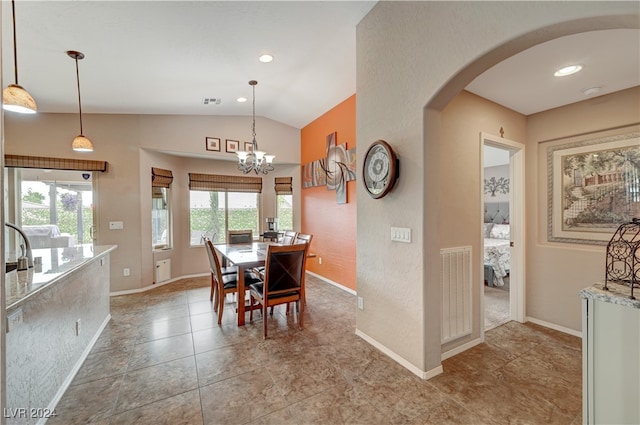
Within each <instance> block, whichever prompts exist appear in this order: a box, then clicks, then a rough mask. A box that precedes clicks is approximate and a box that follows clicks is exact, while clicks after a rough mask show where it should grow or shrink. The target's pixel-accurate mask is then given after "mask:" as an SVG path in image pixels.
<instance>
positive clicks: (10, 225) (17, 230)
mask: <svg viewBox="0 0 640 425" xmlns="http://www.w3.org/2000/svg"><path fill="white" fill-rule="evenodd" d="M4 225H5V226H7V227H11V228H12V229H14V230H15V231H16V232H18V233H20V236H22V239H24V243H25V245H26V246H27V259H28V261H29V267H30V268H31V267H33V253H32V252H31V243H30V242H29V238H27V235H26V234H25V233H24V231H23V230H22V229H21V228H19V227H18V226H16V225H15V224H12V223H7V222H5V223H4Z"/></svg>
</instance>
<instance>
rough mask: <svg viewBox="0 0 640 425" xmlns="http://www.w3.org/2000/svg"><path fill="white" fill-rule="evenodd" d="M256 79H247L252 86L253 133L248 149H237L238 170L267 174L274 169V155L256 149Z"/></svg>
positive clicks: (245, 172)
mask: <svg viewBox="0 0 640 425" xmlns="http://www.w3.org/2000/svg"><path fill="white" fill-rule="evenodd" d="M256 84H258V82H257V81H256V80H251V81H249V85H250V86H251V87H253V124H252V125H251V134H252V135H253V141H252V142H251V150H250V151H238V152H236V154H237V155H238V170H240V171H242V172H243V173H244V174H247V173H249V172H251V171H252V170H253V171H254V172H255V173H256V174H260V173H262V174H267V173H269V171H273V170H275V168H273V164H272V163H273V158H275V157H276V156H275V155H267V153H266V152H265V151H261V150H258V142H257V141H256Z"/></svg>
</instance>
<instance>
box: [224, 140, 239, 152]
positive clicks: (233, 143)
mask: <svg viewBox="0 0 640 425" xmlns="http://www.w3.org/2000/svg"><path fill="white" fill-rule="evenodd" d="M226 142H227V143H226V145H227V146H226V148H227V152H229V153H236V152H238V149H239V147H240V142H239V141H237V140H230V139H227V140H226Z"/></svg>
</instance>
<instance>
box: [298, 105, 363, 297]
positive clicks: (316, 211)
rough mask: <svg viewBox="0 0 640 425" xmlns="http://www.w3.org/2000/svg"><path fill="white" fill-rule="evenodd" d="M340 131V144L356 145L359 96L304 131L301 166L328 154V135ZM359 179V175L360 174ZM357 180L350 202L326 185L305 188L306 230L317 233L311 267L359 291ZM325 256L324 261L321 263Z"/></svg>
mask: <svg viewBox="0 0 640 425" xmlns="http://www.w3.org/2000/svg"><path fill="white" fill-rule="evenodd" d="M333 132H336V145H340V144H343V143H346V144H347V149H351V148H354V147H355V146H356V95H355V94H354V95H353V96H351V97H349V98H348V99H346V100H345V101H343V102H342V103H340V104H339V105H337V106H335V107H334V108H333V109H331V110H330V111H328V112H326V113H325V114H324V115H322V116H320V117H319V118H317V119H316V120H315V121H313V122H311V123H310V124H308V125H307V126H306V127H304V128H303V129H302V130H301V137H300V138H301V144H302V145H301V149H300V152H301V161H300V163H301V165H304V164H306V163H308V162H312V161H315V160H317V159H321V158H325V157H326V154H327V151H326V150H327V147H326V138H327V135H329V134H331V133H333ZM358 178H359V177H358ZM356 183H357V180H355V181H350V182H347V203H346V204H342V205H338V204H337V203H336V192H335V191H333V190H327V187H326V186H318V187H311V188H307V189H302V190H301V193H302V196H301V198H302V200H301V201H302V202H301V208H302V211H301V217H302V225H301V227H302V229H301V232H302V233H310V234H312V235H313V241H312V242H311V251H312V252H314V253H316V254H317V257H316V258H310V259H309V260H308V261H307V269H308V270H309V271H311V272H314V273H316V274H318V275H320V276H323V277H325V278H327V279H329V280H331V281H334V282H336V283H339V284H340V285H343V286H345V287H347V288H350V289H353V290H354V291H355V290H356ZM320 257H322V264H320V261H319V260H320Z"/></svg>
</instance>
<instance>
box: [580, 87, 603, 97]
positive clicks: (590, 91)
mask: <svg viewBox="0 0 640 425" xmlns="http://www.w3.org/2000/svg"><path fill="white" fill-rule="evenodd" d="M600 90H602V87H589V88H586V89H584V90H582V93H583V94H584V95H585V96H591V95H592V94H596V93H598V92H599V91H600Z"/></svg>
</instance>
